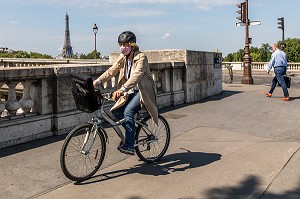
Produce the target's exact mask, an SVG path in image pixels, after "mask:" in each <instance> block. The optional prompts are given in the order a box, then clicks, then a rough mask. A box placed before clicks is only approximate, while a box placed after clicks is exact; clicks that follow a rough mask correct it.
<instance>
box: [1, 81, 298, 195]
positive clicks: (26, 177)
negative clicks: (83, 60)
mask: <svg viewBox="0 0 300 199" xmlns="http://www.w3.org/2000/svg"><path fill="white" fill-rule="evenodd" d="M268 88H269V87H268V86H265V85H241V84H230V85H229V84H223V92H222V93H221V94H219V95H216V96H213V97H209V98H207V99H204V100H201V101H199V102H196V103H192V104H184V105H180V106H176V107H171V108H167V109H164V110H160V112H161V114H162V115H164V116H165V117H166V118H167V120H168V122H169V124H170V127H171V132H172V140H171V145H170V149H169V150H168V153H167V154H166V157H165V158H163V159H162V160H161V162H159V163H157V164H154V165H149V164H143V163H141V162H140V161H139V160H138V159H137V157H136V156H134V157H131V156H127V155H124V154H121V153H119V152H118V151H117V150H116V147H117V144H118V142H119V141H118V139H117V138H116V136H115V135H114V134H113V133H112V131H111V130H109V129H108V130H109V141H110V142H109V144H108V151H107V155H106V159H105V161H104V165H103V166H102V167H101V170H100V171H99V172H98V173H97V174H96V175H95V177H94V178H92V179H91V180H90V181H88V182H86V183H82V184H78V183H75V184H74V183H73V182H70V181H69V180H68V179H67V178H66V177H65V176H64V175H63V173H62V171H61V169H60V165H59V154H60V149H61V146H62V142H63V139H64V136H56V137H51V138H47V139H43V140H39V141H34V142H30V143H27V144H22V145H18V146H15V147H10V148H6V149H2V150H1V151H0V157H1V158H0V168H1V171H0V177H1V183H0V198H1V199H2V198H3V199H7V198H10V199H14V198H16V199H23V198H83V197H84V198H87V197H88V198H128V199H129V198H132V199H133V198H145V199H146V198H190V199H193V198H214V199H221V198H263V199H268V198H272V199H273V198H285V199H286V198H288V199H290V198H291V199H292V198H295V199H296V198H300V197H299V196H300V171H299V169H298V168H299V164H300V152H299V147H300V132H299V131H300V123H299V122H298V121H299V120H300V112H299V107H300V90H299V89H296V88H291V89H290V90H289V91H290V97H291V101H289V102H283V101H281V100H279V98H280V97H281V96H282V90H281V88H279V87H278V88H277V89H276V90H275V92H274V94H273V97H272V98H266V97H265V96H264V94H263V92H264V91H266V90H268Z"/></svg>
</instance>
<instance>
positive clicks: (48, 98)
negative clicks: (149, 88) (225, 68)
mask: <svg viewBox="0 0 300 199" xmlns="http://www.w3.org/2000/svg"><path fill="white" fill-rule="evenodd" d="M145 53H146V54H147V56H148V58H149V62H150V63H149V65H150V70H151V72H152V77H153V79H154V81H155V82H156V87H157V90H158V96H157V102H158V103H157V106H158V108H163V107H168V106H173V105H178V104H183V103H189V102H194V101H198V100H200V99H203V98H205V97H208V96H212V95H215V94H218V93H220V92H221V91H222V68H221V67H219V65H220V64H219V63H217V61H216V55H218V54H216V53H212V52H198V51H187V50H158V51H145ZM111 65H112V64H111V63H108V62H106V63H97V64H81V63H77V64H76V63H75V64H53V65H48V66H39V67H20V68H18V67H14V68H10V67H2V68H0V97H1V101H0V114H1V117H0V148H4V147H8V146H12V145H16V144H19V143H23V142H28V141H30V140H35V139H39V138H43V137H47V136H52V135H57V134H62V133H67V132H69V131H70V129H72V128H73V127H74V126H76V125H78V124H82V123H85V122H86V121H87V120H88V118H90V117H91V115H93V114H87V113H83V112H80V111H78V110H76V106H75V102H74V100H73V96H72V94H71V92H70V88H71V81H70V77H69V75H70V74H73V73H84V74H88V75H91V76H92V77H93V78H96V77H98V76H99V75H100V74H101V73H103V72H104V71H105V70H107V69H108V68H109V67H110V66H111ZM116 81H117V79H116V78H113V79H112V80H110V81H109V82H107V84H106V91H107V92H112V91H113V90H115V89H116ZM18 92H19V93H20V94H18ZM18 95H19V96H18Z"/></svg>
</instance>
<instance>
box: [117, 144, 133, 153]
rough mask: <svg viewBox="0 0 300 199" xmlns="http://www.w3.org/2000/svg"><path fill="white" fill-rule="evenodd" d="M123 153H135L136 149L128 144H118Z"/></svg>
mask: <svg viewBox="0 0 300 199" xmlns="http://www.w3.org/2000/svg"><path fill="white" fill-rule="evenodd" d="M117 149H118V150H119V151H120V152H121V153H125V154H127V155H134V154H135V151H134V149H132V148H129V147H127V146H124V145H123V146H118V148H117Z"/></svg>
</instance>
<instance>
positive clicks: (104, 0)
mask: <svg viewBox="0 0 300 199" xmlns="http://www.w3.org/2000/svg"><path fill="white" fill-rule="evenodd" d="M3 1H4V2H6V3H7V4H19V5H20V4H21V5H58V6H61V7H65V6H68V7H77V8H101V9H103V8H104V9H105V8H114V7H116V6H120V5H126V4H128V6H130V7H132V6H142V5H146V4H165V5H168V4H170V5H178V6H186V7H193V8H198V9H201V10H210V9H212V8H213V7H215V6H224V5H231V4H236V3H238V1H237V0H226V1H225V0H193V1H187V0H143V1H141V0H113V1H112V0H69V1H61V0H47V1H41V0H26V1H24V0H3Z"/></svg>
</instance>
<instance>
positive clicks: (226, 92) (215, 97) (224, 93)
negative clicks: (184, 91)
mask: <svg viewBox="0 0 300 199" xmlns="http://www.w3.org/2000/svg"><path fill="white" fill-rule="evenodd" d="M239 93H242V91H230V90H223V91H222V92H221V93H220V94H218V95H213V96H210V97H207V98H204V99H201V100H199V101H197V102H191V103H185V104H180V105H176V106H171V107H166V108H163V109H160V110H159V112H160V113H165V112H168V111H171V110H176V109H179V108H183V107H187V106H190V105H193V104H199V103H205V102H209V101H216V100H222V99H224V98H227V97H230V96H232V95H236V94H239Z"/></svg>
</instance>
